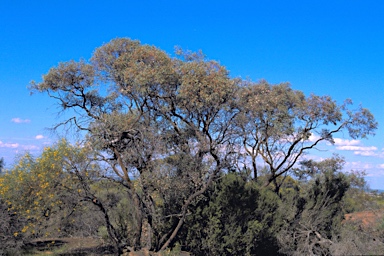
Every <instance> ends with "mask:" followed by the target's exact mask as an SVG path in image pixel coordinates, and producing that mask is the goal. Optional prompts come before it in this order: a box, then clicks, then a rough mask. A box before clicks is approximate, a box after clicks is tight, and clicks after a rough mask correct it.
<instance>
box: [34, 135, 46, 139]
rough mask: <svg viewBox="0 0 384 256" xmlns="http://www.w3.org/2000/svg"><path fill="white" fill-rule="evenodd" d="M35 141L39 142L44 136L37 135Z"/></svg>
mask: <svg viewBox="0 0 384 256" xmlns="http://www.w3.org/2000/svg"><path fill="white" fill-rule="evenodd" d="M35 139H37V140H41V139H44V136H43V135H41V134H39V135H36V137H35Z"/></svg>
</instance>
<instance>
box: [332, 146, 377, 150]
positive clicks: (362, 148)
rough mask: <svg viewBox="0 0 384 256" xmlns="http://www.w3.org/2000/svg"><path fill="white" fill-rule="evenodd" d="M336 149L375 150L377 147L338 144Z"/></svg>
mask: <svg viewBox="0 0 384 256" xmlns="http://www.w3.org/2000/svg"><path fill="white" fill-rule="evenodd" d="M336 148H337V149H338V150H349V151H376V150H377V147H374V146H372V147H364V146H339V147H336Z"/></svg>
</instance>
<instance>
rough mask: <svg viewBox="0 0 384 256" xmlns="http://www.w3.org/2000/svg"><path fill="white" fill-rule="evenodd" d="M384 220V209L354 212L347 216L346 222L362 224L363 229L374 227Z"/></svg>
mask: <svg viewBox="0 0 384 256" xmlns="http://www.w3.org/2000/svg"><path fill="white" fill-rule="evenodd" d="M383 218H384V209H381V210H377V211H362V212H354V213H349V214H346V215H345V222H349V221H351V222H357V223H361V226H362V227H363V228H369V227H372V226H374V225H376V224H378V222H380V221H382V220H383Z"/></svg>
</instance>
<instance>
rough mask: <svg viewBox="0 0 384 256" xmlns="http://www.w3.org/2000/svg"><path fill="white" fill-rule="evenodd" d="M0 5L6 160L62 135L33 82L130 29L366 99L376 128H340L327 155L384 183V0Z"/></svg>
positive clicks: (245, 68)
mask: <svg viewBox="0 0 384 256" xmlns="http://www.w3.org/2000/svg"><path fill="white" fill-rule="evenodd" d="M0 13H1V14H0V88H1V94H0V95H1V96H0V99H1V100H0V141H1V142H0V156H3V157H4V158H5V160H6V163H7V165H8V166H10V165H11V164H12V163H13V159H14V157H15V155H16V154H21V153H23V152H24V151H25V150H30V151H31V152H32V153H34V154H38V153H39V152H41V150H42V148H43V147H44V145H45V144H50V143H53V142H54V141H55V140H57V137H55V136H53V135H52V134H50V133H49V132H48V131H47V130H46V128H49V127H51V126H52V125H53V124H54V123H55V122H56V121H57V120H58V119H57V117H56V115H55V108H54V102H52V101H51V100H50V99H48V97H47V96H45V95H33V96H30V95H29V91H28V90H27V86H28V84H29V82H30V81H31V80H37V81H41V75H42V74H44V73H46V72H47V71H48V69H49V68H50V67H52V66H55V65H57V63H58V62H60V61H67V60H70V59H75V60H78V59H80V58H85V59H88V58H89V57H90V56H91V54H92V52H93V51H94V49H95V48H96V47H99V46H101V45H102V44H103V43H106V42H108V41H110V40H111V39H113V38H116V37H130V38H132V39H139V40H140V41H141V42H142V43H145V44H150V45H155V46H157V47H159V48H161V49H163V50H165V51H167V52H169V53H173V49H174V46H175V45H179V46H181V47H182V48H186V49H190V50H199V49H201V50H203V52H204V53H205V54H206V55H207V56H208V57H209V58H210V59H215V60H218V61H220V63H221V64H222V65H224V66H226V67H227V68H228V69H229V70H230V71H231V76H234V77H238V76H241V77H243V78H247V77H249V78H251V79H252V80H255V81H257V80H259V79H266V80H268V81H269V82H271V83H279V82H290V83H291V85H292V87H293V88H294V89H298V90H302V91H304V93H306V94H307V95H309V94H310V93H315V94H319V95H330V96H332V97H334V98H335V99H336V100H337V101H339V102H340V103H341V102H342V101H343V100H344V99H345V98H351V99H352V100H353V101H354V102H355V103H356V104H360V103H361V104H362V105H363V106H364V107H367V108H369V109H370V110H371V111H372V112H373V114H374V115H375V116H376V118H377V121H378V122H379V130H378V131H377V135H376V136H375V137H372V138H369V139H368V140H362V141H349V140H348V139H349V138H348V137H347V136H346V135H345V134H344V135H343V134H339V135H338V138H340V140H338V143H337V145H335V146H332V147H331V146H327V145H323V146H322V147H323V148H324V149H327V150H328V151H326V152H322V153H321V157H325V156H330V155H331V154H332V153H334V152H336V153H339V154H341V155H343V156H345V157H346V160H347V164H346V168H347V169H351V168H353V169H358V170H362V169H365V170H366V171H367V172H368V180H369V182H370V185H371V187H372V188H381V189H384V128H383V127H382V124H384V107H383V101H384V1H381V0H376V1H371V0H365V1H357V0H356V1H354V0H345V1H338V0H333V1H327V0H324V1H316V0H313V1H299V0H295V1H288V0H286V1H267V0H265V1H257V0H256V1H223V0H222V1H162V0H156V1H148V0H143V1H123V0H121V1H113V0H112V1H82V0H78V1H68V0H67V1H55V0H50V1H45V0H40V1H18V0H2V1H0ZM341 139H342V140H341ZM313 154H314V155H317V157H320V155H318V153H317V152H313ZM314 157H316V156H314Z"/></svg>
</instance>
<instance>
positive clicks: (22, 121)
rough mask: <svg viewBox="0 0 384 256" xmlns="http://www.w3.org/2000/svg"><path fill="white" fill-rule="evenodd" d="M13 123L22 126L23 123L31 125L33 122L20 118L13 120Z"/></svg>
mask: <svg viewBox="0 0 384 256" xmlns="http://www.w3.org/2000/svg"><path fill="white" fill-rule="evenodd" d="M11 122H13V123H17V124H21V123H30V122H31V120H29V119H21V118H19V117H15V118H12V119H11Z"/></svg>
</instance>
